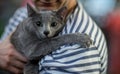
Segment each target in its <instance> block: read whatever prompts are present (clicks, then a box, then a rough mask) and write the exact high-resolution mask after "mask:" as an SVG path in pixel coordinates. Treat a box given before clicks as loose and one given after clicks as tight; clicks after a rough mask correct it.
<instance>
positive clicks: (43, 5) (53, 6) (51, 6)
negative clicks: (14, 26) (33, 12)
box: [35, 0, 76, 12]
mask: <svg viewBox="0 0 120 74" xmlns="http://www.w3.org/2000/svg"><path fill="white" fill-rule="evenodd" d="M56 1H57V0H53V1H52V0H51V1H50V2H47V1H45V0H41V1H39V2H36V3H35V5H36V7H37V9H38V10H39V9H40V10H57V9H59V8H60V7H62V6H63V5H62V4H64V2H66V1H67V5H66V6H67V9H68V12H70V11H71V10H72V9H74V7H75V6H76V0H71V1H69V0H64V1H63V3H60V2H56Z"/></svg>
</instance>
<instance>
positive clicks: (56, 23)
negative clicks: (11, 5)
mask: <svg viewBox="0 0 120 74" xmlns="http://www.w3.org/2000/svg"><path fill="white" fill-rule="evenodd" d="M27 10H28V18H30V21H32V22H31V23H30V24H29V25H28V28H30V30H31V32H34V33H36V35H37V37H38V38H48V37H54V36H56V35H57V34H58V33H59V32H60V31H61V30H62V29H63V27H64V25H65V17H66V14H65V13H66V12H67V8H66V7H62V8H60V9H59V10H58V11H50V10H49V11H48V10H40V11H39V12H38V11H35V10H34V9H33V8H32V7H31V6H30V5H27Z"/></svg>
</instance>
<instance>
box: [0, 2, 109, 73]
mask: <svg viewBox="0 0 120 74" xmlns="http://www.w3.org/2000/svg"><path fill="white" fill-rule="evenodd" d="M33 2H34V6H35V7H36V8H37V9H38V10H57V9H59V8H60V7H62V6H63V4H65V2H67V8H68V10H67V12H66V13H67V14H69V18H67V19H66V25H65V27H64V28H63V30H62V32H61V33H60V35H64V34H70V33H76V32H79V33H86V34H88V35H89V36H90V37H91V39H92V40H93V47H96V48H97V49H96V50H91V49H90V48H87V49H86V48H80V46H79V45H66V46H64V47H61V48H60V49H58V50H57V51H54V52H53V53H51V54H50V55H47V56H45V57H44V58H43V59H42V60H41V61H40V62H39V66H40V67H39V73H40V74H46V73H50V74H82V73H83V74H84V73H87V74H106V72H107V58H108V57H107V44H106V40H105V37H104V35H103V33H102V31H101V30H100V29H99V27H97V25H96V23H95V22H94V21H93V20H92V19H91V18H90V17H89V16H88V15H87V13H86V12H85V11H84V9H83V7H82V5H81V3H80V2H79V1H78V0H71V1H69V0H33ZM25 18H27V9H26V7H22V8H20V9H18V10H17V11H16V12H15V14H14V16H13V17H12V18H11V19H10V21H9V24H8V25H7V27H6V29H5V31H4V34H3V36H2V38H1V43H0V68H1V69H4V70H7V71H10V72H13V73H15V74H19V73H21V72H22V70H23V68H24V66H25V64H26V62H27V58H26V57H24V56H22V55H21V54H20V53H18V52H17V51H16V50H15V48H14V46H13V45H12V44H11V43H10V40H9V39H10V35H11V34H12V32H14V30H15V29H16V27H17V25H18V24H19V23H20V22H22V21H23V20H24V19H25Z"/></svg>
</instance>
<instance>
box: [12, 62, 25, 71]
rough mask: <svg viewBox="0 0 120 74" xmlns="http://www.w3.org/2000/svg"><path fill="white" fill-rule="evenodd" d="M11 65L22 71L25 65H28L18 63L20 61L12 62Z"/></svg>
mask: <svg viewBox="0 0 120 74" xmlns="http://www.w3.org/2000/svg"><path fill="white" fill-rule="evenodd" d="M10 63H11V65H13V66H14V67H16V68H19V69H21V70H23V68H24V67H25V64H26V63H23V62H21V61H18V60H12V61H11V62H10Z"/></svg>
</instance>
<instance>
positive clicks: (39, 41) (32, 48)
mask: <svg viewBox="0 0 120 74" xmlns="http://www.w3.org/2000/svg"><path fill="white" fill-rule="evenodd" d="M62 11H65V8H62V9H60V10H58V11H56V12H55V11H40V12H39V13H37V12H35V11H34V10H33V9H32V8H31V7H30V6H29V5H28V18H27V19H25V20H24V21H23V22H22V23H20V24H19V25H18V27H17V29H16V31H15V32H14V33H13V34H12V36H11V43H12V44H13V45H14V46H15V48H16V49H17V51H19V52H20V53H21V54H23V55H24V56H26V57H27V58H28V59H29V62H28V63H27V64H26V66H25V68H24V72H23V73H24V74H38V61H39V60H40V59H41V58H43V57H44V56H45V55H47V54H50V53H51V52H52V51H55V50H56V49H58V48H59V47H60V46H62V45H65V44H73V43H74V44H80V45H81V47H89V46H90V44H91V42H92V41H91V39H90V38H89V36H88V35H86V34H80V33H75V34H68V35H62V36H57V35H58V34H59V32H60V31H61V30H62V29H63V27H64V23H65V21H64V20H65V18H64V15H60V13H61V12H62ZM54 22H55V23H54ZM51 23H54V24H52V26H53V27H51ZM55 36H56V37H55Z"/></svg>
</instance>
